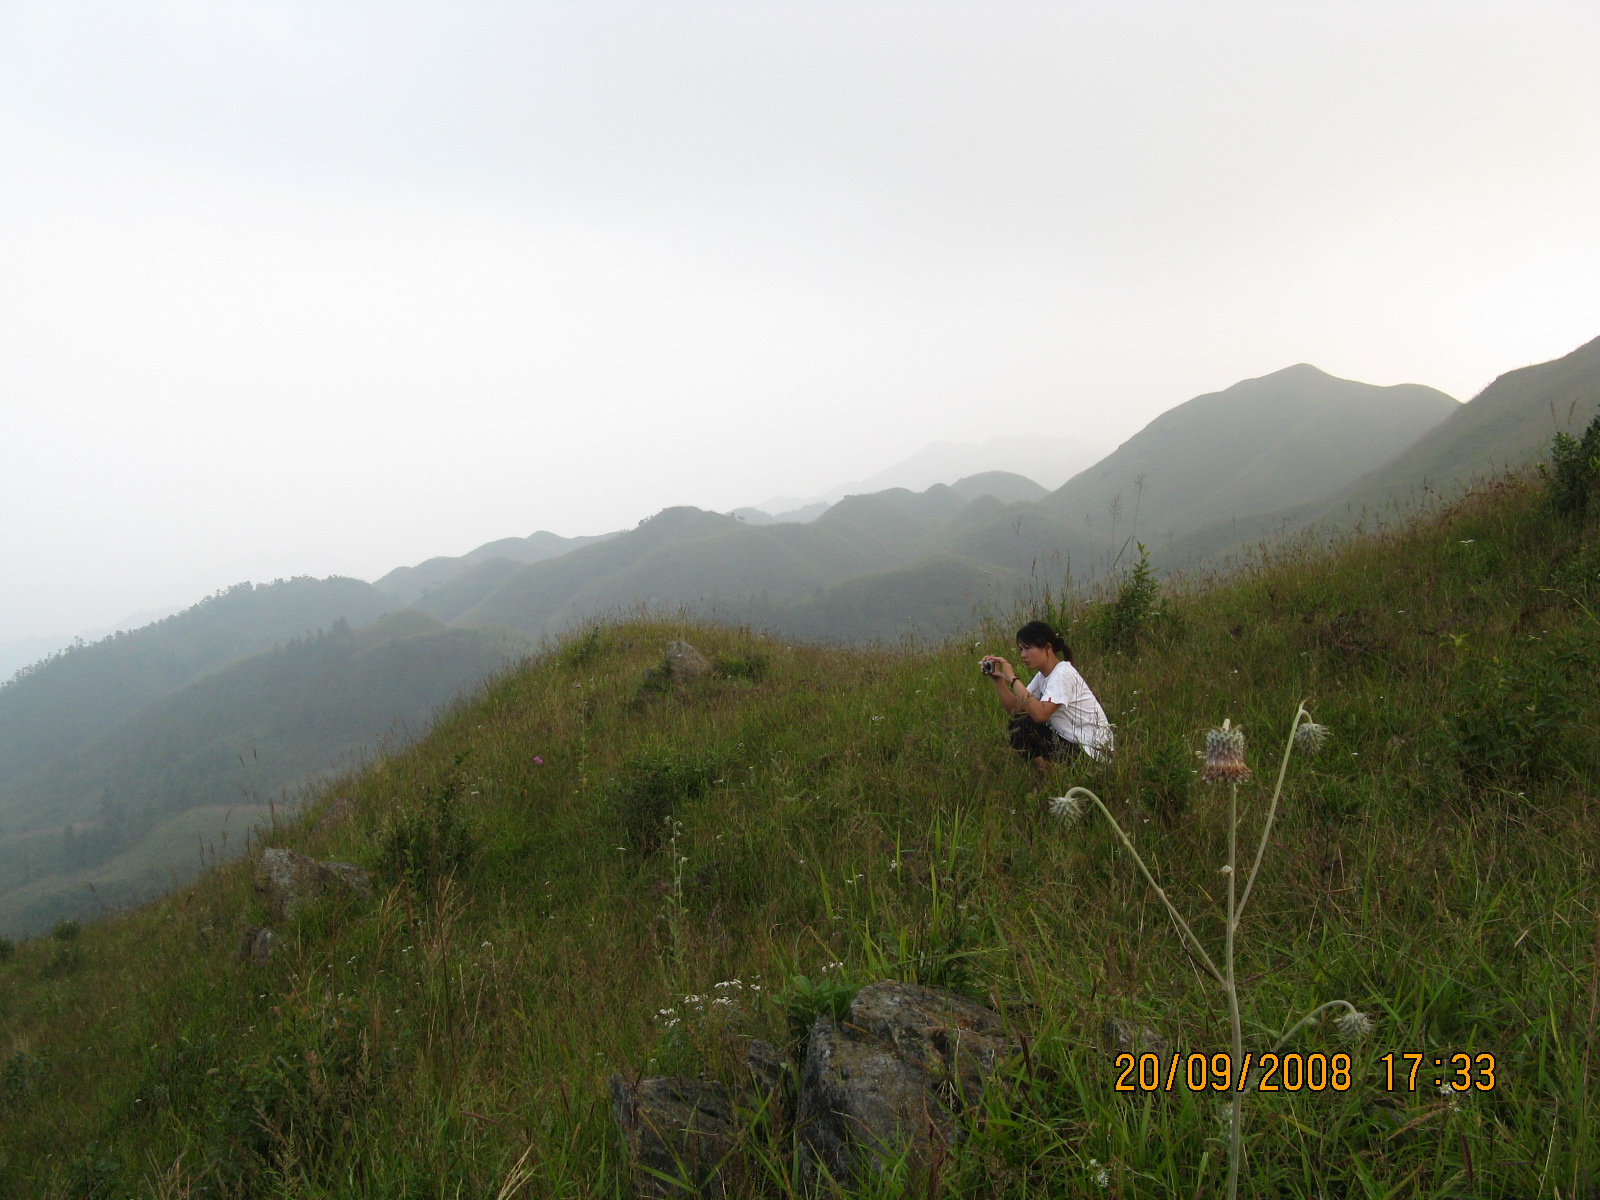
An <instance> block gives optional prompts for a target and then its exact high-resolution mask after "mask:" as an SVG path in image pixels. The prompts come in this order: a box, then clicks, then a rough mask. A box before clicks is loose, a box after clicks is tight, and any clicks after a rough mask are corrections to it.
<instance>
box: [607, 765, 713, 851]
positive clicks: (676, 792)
mask: <svg viewBox="0 0 1600 1200" xmlns="http://www.w3.org/2000/svg"><path fill="white" fill-rule="evenodd" d="M715 774H716V764H715V763H714V761H713V760H712V759H711V758H709V757H707V756H704V755H694V754H685V753H682V752H679V751H676V750H673V749H672V748H671V747H668V746H661V745H658V746H654V747H651V748H650V749H647V750H646V751H645V752H644V753H642V754H640V755H637V756H636V757H634V758H632V759H630V760H629V761H628V762H627V764H626V765H625V766H624V767H623V770H622V773H621V774H620V775H618V776H617V777H616V778H615V779H613V780H612V781H611V784H610V786H609V788H608V789H607V790H608V791H609V793H610V801H611V808H612V811H613V812H614V813H615V814H616V817H617V821H618V822H619V823H620V824H621V826H622V831H623V835H624V836H625V837H626V838H627V842H628V845H629V846H631V847H633V849H635V850H637V851H638V852H639V853H641V854H651V853H654V852H655V851H656V850H658V849H660V847H661V844H662V842H663V841H664V840H665V839H666V837H667V835H668V833H669V832H670V830H671V825H670V822H671V820H672V818H674V817H675V816H677V815H678V812H679V810H680V809H681V808H682V806H683V805H684V804H686V803H688V802H689V801H692V800H695V799H697V798H699V797H700V796H702V795H704V794H705V792H706V789H707V788H708V787H710V785H711V780H712V778H713V777H714V776H715Z"/></svg>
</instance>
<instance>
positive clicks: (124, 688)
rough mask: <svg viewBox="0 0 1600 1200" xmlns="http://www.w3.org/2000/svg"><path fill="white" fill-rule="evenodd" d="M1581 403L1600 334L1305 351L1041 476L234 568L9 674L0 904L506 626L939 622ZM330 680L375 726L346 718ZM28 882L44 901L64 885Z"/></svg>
mask: <svg viewBox="0 0 1600 1200" xmlns="http://www.w3.org/2000/svg"><path fill="white" fill-rule="evenodd" d="M1597 410H1600V339H1596V341H1594V342H1591V343H1589V344H1587V345H1586V346H1584V347H1581V348H1580V349H1579V350H1578V351H1575V352H1574V353H1573V354H1571V355H1568V356H1566V357H1565V358H1563V359H1560V360H1557V361H1555V362H1552V363H1546V364H1541V365H1538V366H1534V367H1528V368H1523V369H1521V370H1518V371H1514V372H1510V373H1508V374H1507V375H1505V376H1502V377H1501V378H1500V379H1498V380H1496V381H1495V383H1494V384H1493V385H1491V386H1490V387H1489V388H1487V389H1485V391H1484V392H1483V393H1481V394H1480V395H1479V396H1478V397H1477V398H1475V399H1474V400H1473V401H1471V402H1470V403H1468V404H1466V405H1460V404H1457V402H1456V401H1454V400H1452V399H1451V398H1450V397H1448V396H1445V395H1444V394H1443V393H1441V392H1437V391H1435V390H1434V389H1431V388H1426V387H1423V386H1421V385H1414V384H1407V385H1399V386H1397V387H1376V386H1373V385H1367V384H1361V383H1357V382H1354V381H1350V380H1340V379H1336V378H1334V377H1333V376H1330V375H1327V374H1326V373H1324V372H1322V371H1320V370H1318V369H1317V368H1315V367H1312V366H1309V365H1308V364H1299V365H1297V366H1294V367H1289V368H1286V369H1284V370H1282V371H1278V372H1274V373H1273V374H1271V375H1265V376H1261V377H1260V378H1257V379H1251V380H1244V381H1241V382H1240V383H1238V384H1235V385H1233V386H1232V387H1230V388H1227V389H1224V390H1223V391H1221V392H1215V393H1207V394H1206V395H1203V396H1198V397H1195V398H1194V399H1192V400H1190V401H1188V402H1186V403H1185V404H1182V405H1179V406H1177V407H1176V408H1174V409H1172V410H1169V411H1168V412H1167V413H1164V414H1163V415H1162V416H1161V417H1159V418H1157V420H1155V421H1153V422H1151V424H1150V425H1149V426H1147V427H1146V429H1145V430H1142V431H1141V432H1140V433H1139V434H1137V435H1135V436H1134V437H1133V438H1130V439H1129V440H1128V441H1127V442H1125V443H1124V444H1123V445H1122V446H1120V447H1118V448H1117V450H1116V451H1114V452H1113V453H1112V454H1110V455H1108V456H1107V457H1106V458H1105V459H1104V460H1102V461H1101V462H1099V463H1096V464H1094V465H1093V466H1091V467H1089V468H1087V469H1085V470H1082V471H1079V472H1077V473H1076V474H1075V475H1073V476H1072V478H1070V479H1068V480H1067V481H1066V482H1065V483H1063V484H1062V485H1061V486H1059V487H1057V488H1056V489H1055V490H1054V491H1048V492H1047V491H1046V489H1045V488H1044V487H1043V486H1042V485H1041V484H1040V483H1038V482H1036V481H1035V480H1033V479H1030V478H1027V477H1025V476H1024V475H1021V474H1018V473H1017V472H1014V471H1003V470H986V471H982V472H980V473H977V474H969V475H964V476H961V477H959V478H957V479H956V480H955V482H953V483H944V482H939V483H935V484H933V485H931V486H927V487H924V488H920V489H911V488H903V487H891V488H879V489H877V490H874V491H869V492H863V493H859V494H853V495H847V496H843V497H840V498H838V499H836V500H835V502H833V503H831V504H829V505H827V506H826V508H825V509H824V510H823V511H821V512H820V513H819V514H818V515H816V516H815V517H814V518H813V519H811V520H809V521H807V522H804V523H801V522H795V521H781V522H772V523H766V524H762V523H759V522H758V520H755V519H745V520H741V519H740V518H739V517H738V516H736V515H730V514H726V513H712V512H704V511H701V510H699V509H696V508H690V507H670V508H666V509H663V510H662V511H661V512H659V513H657V514H656V515H655V516H653V517H651V518H649V519H648V520H646V521H642V522H640V524H639V525H638V527H637V528H634V529H629V530H626V531H621V532H617V533H611V534H602V535H597V536H593V537H582V538H562V537H559V536H557V535H555V534H551V533H548V532H540V533H536V534H533V535H531V536H530V537H527V538H506V539H501V540H499V541H495V542H489V543H485V544H484V545H482V546H480V547H478V548H477V549H476V550H474V551H471V552H469V553H468V554H464V555H459V556H454V557H450V556H441V557H439V558H434V559H429V560H427V561H425V562H423V563H421V564H418V565H417V566H414V567H400V568H396V569H395V570H394V571H391V572H389V573H388V574H387V575H385V576H384V577H383V578H382V579H380V580H379V581H378V582H377V583H375V584H366V583H362V582H361V581H359V580H352V579H337V578H335V579H328V580H309V579H307V580H291V581H289V582H287V583H282V582H280V583H278V584H273V585H263V586H257V587H252V586H251V585H248V584H245V585H240V586H239V587H237V588H233V589H229V590H228V591H227V592H224V593H219V594H218V595H217V596H214V597H211V598H209V599H208V600H206V601H203V602H202V603H201V604H199V605H196V606H194V607H193V608H191V609H188V610H185V611H184V612H183V613H180V614H178V615H177V616H174V617H170V618H168V619H166V620H164V621H161V622H158V623H156V624H153V625H150V626H146V627H145V628H143V629H140V630H137V631H134V632H131V633H126V634H121V635H118V636H116V637H114V638H108V639H105V640H104V641H102V642H97V643H94V644H92V645H88V646H82V647H78V648H75V649H73V650H69V651H67V652H66V653H64V654H61V655H58V656H56V657H54V658H52V659H49V660H46V661H45V662H42V663H38V664H35V665H34V666H33V667H31V668H29V669H27V670H25V671H23V672H22V673H21V674H20V676H19V677H18V678H17V679H15V680H13V681H12V682H11V683H9V684H5V685H3V686H0V912H3V910H4V897H5V886H4V880H5V878H11V879H13V880H15V879H17V878H20V877H21V876H19V875H18V872H19V871H22V873H23V874H24V875H26V874H27V873H28V872H29V871H31V870H32V868H31V867H28V866H27V864H29V863H31V862H32V861H33V859H32V857H30V856H32V855H34V854H35V851H36V850H37V848H38V847H39V846H41V845H49V844H52V843H50V841H49V839H50V838H51V837H54V836H57V835H58V834H59V831H61V830H62V827H63V826H65V827H67V832H66V833H65V834H60V835H59V836H63V837H64V838H65V844H66V845H67V846H68V847H69V848H71V854H69V855H68V858H69V859H71V860H72V861H79V860H82V861H88V860H89V859H90V858H93V857H94V856H93V855H92V854H89V853H88V851H87V850H86V849H85V847H90V848H96V847H97V848H98V849H96V850H95V853H100V852H103V851H104V850H105V849H106V847H107V846H109V845H111V844H112V842H114V840H115V839H114V838H113V837H112V835H111V833H109V832H107V831H108V830H111V829H112V825H111V824H108V822H115V821H120V820H122V819H123V818H121V817H118V816H116V814H117V813H119V812H123V813H126V812H134V811H136V812H137V813H140V814H143V815H142V816H140V817H139V818H138V819H139V820H140V821H144V822H145V824H144V825H141V826H139V827H140V828H146V827H148V824H149V821H150V820H153V819H155V818H157V817H159V818H161V820H162V822H164V823H163V824H161V825H160V826H159V828H152V831H151V833H150V836H151V837H152V838H156V837H157V835H158V834H159V835H160V836H162V837H166V838H167V840H168V842H170V841H171V838H172V837H173V836H176V835H175V833H174V831H175V830H178V829H180V828H181V829H183V830H187V831H190V832H193V831H194V830H196V829H198V830H200V831H201V832H203V827H204V822H205V821H220V820H223V819H224V816H225V813H226V811H227V810H226V804H227V803H228V802H230V800H231V799H232V798H233V797H234V794H235V793H236V792H237V790H238V783H237V778H238V777H237V776H236V775H235V774H234V772H233V771H232V769H231V768H229V767H228V765H227V764H228V755H229V754H233V755H235V756H236V757H237V756H239V748H240V747H243V746H246V745H263V744H267V743H269V742H270V743H271V745H272V746H273V751H272V762H271V763H270V764H269V766H268V767H267V768H265V769H264V772H265V773H263V774H262V775H261V777H260V779H259V780H257V783H258V784H261V785H262V786H279V785H280V784H281V785H283V786H289V785H290V784H292V783H293V782H294V779H293V778H291V777H296V776H304V775H307V774H314V773H315V772H316V770H318V769H320V768H319V765H318V764H319V763H321V758H319V756H322V757H325V756H326V754H328V753H331V752H332V751H331V750H330V749H329V747H331V746H332V745H333V742H334V741H337V742H338V743H339V745H340V746H341V747H344V748H345V751H347V750H348V749H349V747H351V746H353V745H355V744H357V743H358V742H360V740H361V739H362V738H368V739H370V738H375V737H376V736H378V735H379V734H380V733H381V732H382V730H383V729H384V728H387V727H388V725H387V724H386V723H385V722H386V721H387V720H391V719H394V718H395V717H403V719H404V720H406V721H408V722H418V723H420V722H422V721H425V720H426V715H425V714H426V713H427V712H428V711H431V706H433V705H437V704H439V703H443V702H444V701H445V700H447V699H448V695H446V694H445V692H442V691H439V690H438V689H437V688H435V689H434V690H429V687H430V681H432V683H434V684H437V683H438V682H439V681H441V680H443V681H445V682H446V683H448V684H449V686H450V687H464V686H469V685H470V681H471V680H473V679H476V678H480V677H482V675H483V674H485V673H488V672H491V671H493V670H494V669H496V666H495V664H497V663H500V662H503V661H506V657H507V655H510V654H513V653H515V652H516V648H517V647H526V646H531V645H533V644H535V643H536V642H537V640H538V639H543V638H550V637H553V636H556V635H560V634H563V633H566V632H568V631H570V630H571V629H572V628H573V627H575V626H577V625H580V624H582V623H584V622H589V621H594V620H596V619H598V618H600V617H601V616H604V615H608V614H614V613H617V612H620V611H625V610H629V609H634V608H641V607H642V608H647V609H656V610H662V609H666V610H672V609H680V608H681V609H685V610H689V611H691V612H693V613H696V614H703V615H711V616H714V617H716V618H718V619H722V620H726V621H731V622H736V623H745V624H750V625H754V626H757V627H759V628H763V629H768V630H772V631H774V632H777V633H779V634H783V635H786V636H791V637H803V638H808V639H815V640H823V641H863V640H872V639H881V640H888V639H896V638H899V637H902V636H904V635H907V634H911V635H915V636H918V637H921V638H925V639H937V638H943V637H947V636H951V635H953V634H955V633H957V632H959V631H961V630H963V629H965V628H967V627H968V626H969V625H970V624H971V623H972V621H973V619H974V616H975V614H977V613H979V612H981V611H985V610H989V611H992V610H993V609H994V608H995V607H996V606H1009V605H1010V604H1011V603H1013V602H1014V600H1015V597H1016V596H1017V595H1018V594H1019V593H1020V592H1021V591H1023V590H1024V589H1026V588H1028V587H1030V586H1032V587H1038V586H1040V585H1043V586H1047V587H1049V588H1051V589H1053V590H1055V591H1057V592H1058V593H1059V592H1060V591H1061V590H1062V589H1063V588H1072V587H1081V586H1082V585H1084V584H1085V583H1086V582H1088V581H1092V580H1093V579H1095V578H1096V577H1098V576H1103V575H1105V574H1106V573H1108V572H1110V571H1112V570H1114V569H1120V568H1118V567H1117V564H1118V563H1122V564H1124V565H1125V563H1126V561H1127V557H1126V552H1127V548H1128V546H1127V544H1128V543H1129V542H1130V541H1132V540H1133V539H1135V538H1137V540H1139V541H1142V542H1145V543H1146V544H1148V545H1149V546H1150V548H1151V552H1152V560H1153V562H1154V563H1155V565H1156V566H1157V567H1158V568H1162V569H1167V568H1170V567H1174V566H1182V565H1185V564H1187V563H1192V562H1195V561H1199V560H1201V559H1204V558H1206V557H1207V556H1216V555H1218V554H1219V553H1223V552H1226V551H1228V549H1229V547H1233V546H1237V545H1238V544H1239V543H1240V542H1241V541H1246V540H1253V539H1255V538H1257V537H1261V536H1266V535H1269V534H1272V533H1275V532H1277V531H1279V530H1288V529H1293V528H1303V527H1305V526H1306V525H1307V524H1308V523H1312V522H1315V521H1319V520H1320V521H1322V522H1324V523H1325V524H1326V525H1327V526H1328V527H1330V528H1331V527H1333V526H1334V525H1336V524H1338V523H1339V522H1341V521H1348V520H1350V519H1351V518H1352V514H1354V513H1356V512H1357V511H1358V510H1359V509H1360V508H1361V507H1362V506H1363V505H1368V506H1370V505H1373V504H1377V503H1380V502H1381V501H1382V500H1384V499H1387V498H1388V497H1390V496H1393V495H1395V494H1396V493H1397V492H1399V491H1402V490H1403V489H1404V488H1407V487H1411V488H1417V487H1435V488H1442V487H1443V486H1444V485H1445V482H1446V481H1456V480H1460V479H1463V478H1466V477H1467V476H1468V475H1470V474H1473V473H1476V472H1477V471H1478V470H1480V469H1483V468H1487V467H1490V466H1497V465H1501V464H1502V463H1506V464H1509V465H1513V466H1515V465H1518V463H1519V462H1525V461H1527V460H1528V459H1529V458H1531V457H1533V456H1534V455H1536V454H1537V453H1539V452H1540V451H1541V450H1543V449H1544V448H1546V447H1547V446H1548V444H1549V439H1550V436H1551V434H1552V433H1553V432H1554V430H1555V429H1556V428H1568V429H1573V430H1575V429H1577V428H1579V427H1581V425H1582V424H1583V423H1585V422H1586V421H1587V419H1588V418H1589V417H1590V416H1591V415H1593V413H1594V412H1595V411H1597ZM1113 514H1115V515H1113ZM1136 516H1137V521H1135V517H1136ZM318 631H323V632H322V633H321V634H319V633H318ZM330 631H331V636H330ZM319 638H320V640H317V639H319ZM308 639H310V640H308ZM295 640H298V641H299V643H300V647H299V649H298V650H296V651H295V652H294V653H293V654H289V655H288V657H285V653H286V652H285V651H284V650H283V649H282V648H283V647H285V646H286V645H288V644H289V643H291V642H292V641H295ZM307 646H312V649H310V650H308V649H307ZM291 668H292V669H291ZM324 668H325V669H324ZM458 668H459V670H458ZM346 688H348V689H350V690H344V689H346ZM296 689H301V691H299V692H297V691H296ZM386 689H388V691H389V692H392V694H389V695H387V696H386V694H385V690H386ZM446 691H448V689H446ZM341 696H344V697H346V699H345V700H340V699H339V698H340V697H341ZM330 702H331V703H333V705H334V708H335V709H338V710H339V711H340V712H347V711H348V712H354V711H356V710H360V711H361V712H362V713H364V714H365V716H364V717H363V721H364V722H365V723H364V724H360V723H358V725H347V724H341V720H342V718H340V717H339V716H338V715H337V713H334V712H333V710H330V709H329V708H328V704H329V703H330ZM230 713H231V714H233V715H234V717H236V718H237V719H236V720H235V721H234V723H233V724H231V725H230V724H229V723H228V721H226V720H220V719H218V720H214V719H213V718H214V717H216V718H220V717H222V716H224V715H225V714H230ZM384 713H389V714H390V716H389V717H388V718H385V717H384V715H383V714H384ZM295 714H298V716H296V715H295ZM318 714H322V715H320V716H319V715H318ZM297 721H298V722H299V724H298V725H297V724H296V722H297ZM358 726H359V727H358ZM295 730H298V732H294V731H295ZM330 738H332V739H333V740H332V741H330V740H329V739H330ZM252 739H254V740H253V741H252ZM141 748H143V749H142V750H141ZM341 752H344V751H341ZM180 764H181V768H180ZM327 765H331V764H328V763H321V766H324V767H325V766H327ZM224 779H228V780H232V781H233V782H231V783H228V784H227V785H226V786H223V785H222V784H221V783H219V782H218V781H221V780H224ZM219 788H220V789H221V790H220V792H219ZM230 789H231V790H230ZM130 806H132V807H131V808H130ZM185 813H188V814H190V816H188V817H185V816H184V814H185ZM206 813H209V814H210V815H209V816H206V815H204V814H206ZM180 818H181V820H180ZM175 822H176V823H175ZM52 824H53V825H54V826H55V830H56V831H57V832H56V833H52V832H51V830H50V826H51V825H52ZM126 828H132V826H127V827H126ZM163 831H165V832H163ZM41 839H45V840H44V841H41ZM136 849H137V847H134V848H132V849H130V850H129V851H128V853H134V851H135V850H136ZM50 853H54V851H51V852H50ZM18 855H21V856H22V857H21V858H18ZM119 861H120V860H119ZM7 863H9V864H10V866H7ZM19 864H20V865H19ZM24 867H26V868H27V869H26V870H24V869H23V868H24ZM26 886H27V887H28V888H32V889H34V890H33V891H30V892H29V893H28V894H29V895H30V896H32V897H33V899H31V900H29V901H28V903H29V904H30V905H33V906H34V907H32V908H30V909H29V911H30V912H34V913H35V914H36V915H37V914H39V913H43V912H45V911H46V910H47V909H49V906H50V905H54V904H56V903H57V899H55V898H53V897H58V896H64V895H67V894H68V893H69V892H71V890H72V887H73V886H75V885H74V884H73V883H72V880H70V879H68V880H65V881H64V882H62V884H61V888H64V889H65V890H64V891H63V890H61V889H60V888H57V889H56V890H54V891H50V890H49V889H46V892H48V894H45V893H41V892H39V891H38V888H39V886H40V885H39V884H38V881H37V880H34V881H33V882H29V883H28V884H27V885H26ZM54 886H55V885H52V887H54ZM39 905H44V906H45V907H44V908H40V907H38V906H39ZM50 911H54V910H53V909H51V910H50Z"/></svg>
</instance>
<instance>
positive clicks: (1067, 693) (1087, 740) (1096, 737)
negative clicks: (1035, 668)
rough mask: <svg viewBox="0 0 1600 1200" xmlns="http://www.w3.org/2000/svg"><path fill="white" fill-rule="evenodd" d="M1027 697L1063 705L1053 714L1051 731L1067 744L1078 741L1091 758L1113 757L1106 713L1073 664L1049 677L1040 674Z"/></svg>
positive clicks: (1064, 665) (1059, 665)
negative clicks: (1066, 741)
mask: <svg viewBox="0 0 1600 1200" xmlns="http://www.w3.org/2000/svg"><path fill="white" fill-rule="evenodd" d="M1028 694H1029V695H1030V696H1032V697H1033V698H1034V699H1035V700H1043V701H1044V702H1045V703H1047V704H1058V705H1060V707H1059V708H1057V709H1056V710H1055V712H1053V713H1051V714H1050V720H1049V722H1048V724H1049V726H1050V728H1051V729H1054V730H1055V731H1056V732H1057V733H1059V734H1060V735H1061V736H1062V737H1064V738H1066V739H1067V740H1068V741H1071V742H1077V743H1078V745H1080V746H1082V747H1083V749H1084V753H1086V754H1087V755H1088V756H1089V757H1090V758H1098V759H1102V760H1103V759H1107V758H1110V757H1111V751H1112V749H1113V746H1114V741H1113V738H1112V736H1111V722H1110V721H1108V720H1106V710H1105V709H1103V708H1101V707H1100V701H1098V700H1096V699H1095V696H1094V693H1093V692H1091V691H1090V690H1089V685H1088V684H1087V683H1085V682H1084V681H1083V676H1082V675H1079V674H1078V669H1077V668H1076V667H1074V666H1073V665H1072V664H1071V663H1069V662H1060V663H1057V664H1056V669H1055V670H1054V671H1051V672H1050V674H1048V675H1046V674H1045V673H1044V672H1043V671H1040V672H1039V673H1038V674H1037V675H1035V676H1034V677H1033V682H1032V683H1030V684H1028Z"/></svg>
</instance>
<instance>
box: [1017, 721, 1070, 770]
mask: <svg viewBox="0 0 1600 1200" xmlns="http://www.w3.org/2000/svg"><path fill="white" fill-rule="evenodd" d="M1011 748H1012V749H1013V750H1015V751H1016V752H1017V753H1018V754H1021V755H1022V756H1023V757H1025V758H1029V759H1034V758H1048V759H1049V760H1050V761H1051V762H1065V761H1066V760H1067V759H1070V758H1077V757H1078V755H1080V754H1082V753H1083V747H1082V746H1080V745H1078V743H1077V742H1071V741H1068V740H1067V739H1066V738H1064V737H1062V736H1061V735H1060V734H1059V733H1057V732H1056V731H1055V730H1054V729H1052V728H1051V727H1050V726H1049V725H1048V724H1044V725H1041V724H1039V722H1037V721H1035V720H1034V719H1033V718H1032V717H1030V716H1028V715H1027V714H1026V713H1018V714H1017V715H1016V716H1014V717H1012V718H1011Z"/></svg>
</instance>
